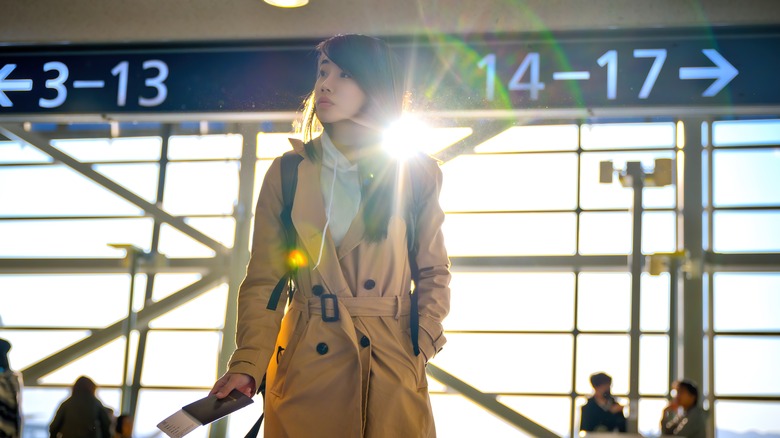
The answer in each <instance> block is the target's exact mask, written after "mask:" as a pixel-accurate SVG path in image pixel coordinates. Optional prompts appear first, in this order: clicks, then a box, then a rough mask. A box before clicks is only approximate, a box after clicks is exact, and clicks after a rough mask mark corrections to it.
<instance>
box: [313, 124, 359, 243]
mask: <svg viewBox="0 0 780 438" xmlns="http://www.w3.org/2000/svg"><path fill="white" fill-rule="evenodd" d="M320 140H321V143H322V173H321V174H320V185H321V186H322V199H323V201H324V204H325V214H326V215H327V217H328V220H327V224H328V225H327V226H326V228H327V229H330V235H331V237H333V241H334V242H335V244H336V246H338V245H340V244H341V241H342V240H343V239H344V235H346V234H347V230H349V226H350V225H351V224H352V221H353V220H354V219H355V216H356V215H357V212H358V209H359V208H360V198H361V196H360V176H359V174H358V165H357V164H352V163H350V161H349V160H347V158H346V157H344V155H343V154H342V153H341V152H340V151H339V150H338V149H337V148H336V146H335V145H334V144H333V141H332V140H331V139H330V137H329V136H328V133H327V132H324V131H323V133H322V136H321V137H320ZM324 233H325V230H323V234H324Z"/></svg>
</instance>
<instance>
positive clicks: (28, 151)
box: [0, 141, 53, 163]
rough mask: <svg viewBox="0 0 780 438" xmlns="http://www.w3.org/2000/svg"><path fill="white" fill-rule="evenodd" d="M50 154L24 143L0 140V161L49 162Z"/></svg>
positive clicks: (50, 159) (50, 160)
mask: <svg viewBox="0 0 780 438" xmlns="http://www.w3.org/2000/svg"><path fill="white" fill-rule="evenodd" d="M52 161H53V160H52V158H51V157H50V156H48V155H46V154H44V153H43V152H41V151H39V150H38V149H36V148H35V146H30V145H28V144H26V143H16V142H12V141H0V163H51V162H52Z"/></svg>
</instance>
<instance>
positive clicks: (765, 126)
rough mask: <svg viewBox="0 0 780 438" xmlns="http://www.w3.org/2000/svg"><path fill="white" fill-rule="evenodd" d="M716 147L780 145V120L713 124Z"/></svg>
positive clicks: (713, 139)
mask: <svg viewBox="0 0 780 438" xmlns="http://www.w3.org/2000/svg"><path fill="white" fill-rule="evenodd" d="M712 144H713V145H714V146H749V145H763V144H780V120H727V121H720V122H713V124H712Z"/></svg>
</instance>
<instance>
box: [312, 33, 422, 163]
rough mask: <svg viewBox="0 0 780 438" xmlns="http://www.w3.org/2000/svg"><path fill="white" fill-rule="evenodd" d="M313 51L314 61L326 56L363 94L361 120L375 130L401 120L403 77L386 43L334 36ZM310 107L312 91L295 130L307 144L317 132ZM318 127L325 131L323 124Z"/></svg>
mask: <svg viewBox="0 0 780 438" xmlns="http://www.w3.org/2000/svg"><path fill="white" fill-rule="evenodd" d="M315 50H316V53H317V57H318V58H319V57H320V56H322V55H324V56H327V57H328V58H329V59H330V60H331V61H333V62H334V63H335V64H336V65H338V66H339V68H340V69H341V70H343V71H345V72H346V73H349V74H350V75H351V76H352V78H353V79H354V80H355V82H357V84H358V86H359V87H360V89H361V90H362V91H363V92H364V93H365V94H366V103H365V106H364V107H363V109H362V112H363V115H364V116H366V117H368V118H369V119H370V120H371V121H372V122H374V123H376V125H377V126H387V125H389V124H390V123H392V122H393V121H395V120H397V119H398V118H399V117H401V112H402V111H403V109H404V104H405V98H406V93H405V91H404V75H403V71H402V69H401V65H400V62H399V61H398V58H397V57H396V55H395V53H393V51H392V50H391V49H390V47H389V46H388V45H387V43H385V42H384V41H382V40H380V39H378V38H373V37H370V36H366V35H358V34H347V35H336V36H333V37H330V38H328V39H326V40H325V41H323V42H321V43H319V44H318V45H317V47H316V48H315ZM318 68H319V66H318ZM315 73H316V72H315ZM314 104H315V99H314V90H312V92H311V93H310V94H309V96H308V97H307V98H306V100H304V103H303V121H302V122H301V126H300V128H299V129H300V131H302V133H303V141H304V143H308V142H309V141H310V140H311V139H312V138H313V136H314V133H315V132H316V131H318V130H319V129H318V127H319V126H320V122H319V120H318V119H317V113H316V108H315V105H314ZM322 126H323V128H324V129H325V130H326V131H329V129H330V128H329V126H328V124H327V123H326V124H323V125H322ZM307 152H310V151H307Z"/></svg>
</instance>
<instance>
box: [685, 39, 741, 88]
mask: <svg viewBox="0 0 780 438" xmlns="http://www.w3.org/2000/svg"><path fill="white" fill-rule="evenodd" d="M701 52H702V53H704V55H705V56H707V58H710V61H712V62H713V63H714V64H715V67H680V79H717V80H716V81H715V82H713V83H712V84H711V85H710V86H709V87H708V88H707V89H706V90H704V93H702V94H701V95H702V96H704V97H712V96H714V95H716V94H718V93H719V92H720V90H722V89H723V87H725V86H726V85H728V83H729V82H731V80H732V79H734V78H735V77H736V76H737V75H738V74H739V70H737V69H736V68H734V66H733V65H731V63H730V62H728V61H726V58H724V57H723V55H721V54H720V53H718V51H717V50H715V49H704V50H702V51H701Z"/></svg>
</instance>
